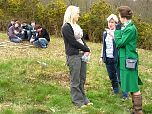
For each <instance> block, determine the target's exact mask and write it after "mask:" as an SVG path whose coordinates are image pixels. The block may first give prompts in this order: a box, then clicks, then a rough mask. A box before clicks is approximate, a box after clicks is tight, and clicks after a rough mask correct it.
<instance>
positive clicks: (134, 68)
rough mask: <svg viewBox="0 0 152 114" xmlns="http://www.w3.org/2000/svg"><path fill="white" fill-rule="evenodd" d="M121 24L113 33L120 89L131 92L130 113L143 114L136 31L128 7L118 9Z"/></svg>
mask: <svg viewBox="0 0 152 114" xmlns="http://www.w3.org/2000/svg"><path fill="white" fill-rule="evenodd" d="M118 12H119V18H120V22H121V24H117V25H116V30H115V33H114V36H115V39H114V40H115V43H116V47H117V48H118V50H119V52H118V66H119V68H120V81H121V89H122V91H124V92H131V95H132V103H133V108H132V113H133V114H143V112H142V96H141V92H140V90H139V87H138V85H140V83H139V77H138V53H137V50H136V47H137V40H138V31H137V29H136V27H135V25H134V24H133V22H132V20H131V19H132V14H133V13H132V10H131V8H129V7H128V6H120V7H119V8H118Z"/></svg>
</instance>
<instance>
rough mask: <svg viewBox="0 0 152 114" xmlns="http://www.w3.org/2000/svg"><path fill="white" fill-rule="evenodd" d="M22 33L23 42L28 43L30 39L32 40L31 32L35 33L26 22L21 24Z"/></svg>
mask: <svg viewBox="0 0 152 114" xmlns="http://www.w3.org/2000/svg"><path fill="white" fill-rule="evenodd" d="M22 32H23V34H24V40H28V41H30V39H31V38H32V35H33V32H35V31H34V29H33V26H32V25H30V24H28V23H26V22H23V23H22Z"/></svg>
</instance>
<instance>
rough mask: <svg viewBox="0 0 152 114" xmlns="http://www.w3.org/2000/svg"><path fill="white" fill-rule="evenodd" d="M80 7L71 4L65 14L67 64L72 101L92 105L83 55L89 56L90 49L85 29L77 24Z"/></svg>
mask: <svg viewBox="0 0 152 114" xmlns="http://www.w3.org/2000/svg"><path fill="white" fill-rule="evenodd" d="M79 13H80V10H79V7H76V6H69V7H68V8H67V9H66V12H65V14H64V21H63V26H62V34H63V38H64V44H65V53H66V58H67V65H68V66H69V70H70V92H71V97H72V102H73V103H74V105H76V106H78V107H84V106H86V105H90V104H92V103H90V101H89V99H88V98H87V97H86V95H85V91H84V84H85V81H86V62H85V61H82V56H83V55H84V53H85V55H86V56H88V55H89V54H90V49H89V48H88V46H87V45H86V43H85V42H84V40H83V39H82V37H83V30H82V29H81V27H80V26H79V25H78V24H77V21H78V18H79Z"/></svg>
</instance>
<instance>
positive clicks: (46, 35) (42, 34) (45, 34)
mask: <svg viewBox="0 0 152 114" xmlns="http://www.w3.org/2000/svg"><path fill="white" fill-rule="evenodd" d="M39 38H45V39H46V40H47V41H48V42H50V36H49V33H48V32H47V30H46V29H44V28H42V30H41V32H38V36H37V37H36V38H35V40H38V39H39Z"/></svg>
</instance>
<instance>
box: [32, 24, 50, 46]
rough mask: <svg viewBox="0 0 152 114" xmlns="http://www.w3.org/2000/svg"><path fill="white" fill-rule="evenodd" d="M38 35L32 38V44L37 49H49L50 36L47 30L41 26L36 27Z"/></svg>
mask: <svg viewBox="0 0 152 114" xmlns="http://www.w3.org/2000/svg"><path fill="white" fill-rule="evenodd" d="M35 30H36V34H35V35H34V36H33V37H32V38H31V40H30V42H31V43H33V44H34V45H35V46H36V47H40V48H47V45H48V43H49V42H50V36H49V33H48V32H47V30H46V29H44V28H42V27H41V26H40V25H36V26H35Z"/></svg>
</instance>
